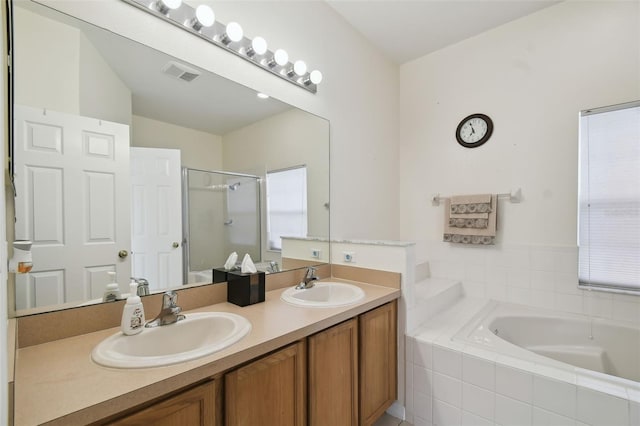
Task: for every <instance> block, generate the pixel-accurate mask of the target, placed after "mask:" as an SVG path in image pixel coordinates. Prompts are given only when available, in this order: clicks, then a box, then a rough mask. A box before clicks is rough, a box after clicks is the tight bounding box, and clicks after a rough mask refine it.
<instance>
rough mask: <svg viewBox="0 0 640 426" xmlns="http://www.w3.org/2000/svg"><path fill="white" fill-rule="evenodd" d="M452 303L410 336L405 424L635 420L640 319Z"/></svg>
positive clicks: (597, 425)
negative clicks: (639, 321)
mask: <svg viewBox="0 0 640 426" xmlns="http://www.w3.org/2000/svg"><path fill="white" fill-rule="evenodd" d="M436 302H438V301H436ZM448 302H450V303H448V306H447V307H444V308H442V309H441V310H439V313H437V314H436V315H434V316H432V317H430V318H428V319H427V320H426V321H425V322H423V323H421V324H420V325H419V326H418V327H416V328H415V329H412V330H410V331H409V332H408V333H407V337H406V341H405V345H406V350H407V354H408V355H407V369H406V378H405V395H406V411H405V413H406V418H407V421H409V422H413V424H427V425H457V426H460V425H474V426H478V425H501V426H512V425H529V426H531V425H533V426H538V425H545V426H549V425H553V426H559V425H574V426H575V425H577V424H579V425H581V426H583V425H589V426H614V425H615V426H617V425H620V426H640V380H639V379H640V326H639V325H638V324H636V323H634V324H628V323H619V322H614V321H609V320H604V319H591V318H589V317H586V316H582V315H577V314H569V313H561V312H557V311H551V310H545V309H542V308H534V307H529V306H524V305H516V304H511V303H506V302H498V301H495V300H487V299H482V298H474V297H469V296H467V295H466V294H465V292H464V291H462V292H461V293H460V294H458V296H457V297H456V298H455V300H448ZM432 304H433V303H432ZM436 304H437V303H436ZM425 306H429V305H428V304H427V305H425ZM438 306H439V305H438Z"/></svg>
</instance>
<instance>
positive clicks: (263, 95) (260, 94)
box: [256, 92, 269, 99]
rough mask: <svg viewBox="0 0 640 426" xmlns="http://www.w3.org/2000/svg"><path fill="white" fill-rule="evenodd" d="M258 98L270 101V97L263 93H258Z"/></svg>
mask: <svg viewBox="0 0 640 426" xmlns="http://www.w3.org/2000/svg"><path fill="white" fill-rule="evenodd" d="M256 96H257V97H259V98H260V99H269V95H267V94H266V93H262V92H258V94H257V95H256Z"/></svg>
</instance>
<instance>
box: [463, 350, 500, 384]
mask: <svg viewBox="0 0 640 426" xmlns="http://www.w3.org/2000/svg"><path fill="white" fill-rule="evenodd" d="M495 370H496V368H495V364H494V363H493V362H490V361H487V360H485V359H482V358H478V357H475V356H471V355H468V354H464V355H463V357H462V379H463V380H464V381H465V382H466V383H470V384H473V385H476V386H479V387H481V388H484V389H487V390H490V391H493V390H494V389H495V385H496V373H495Z"/></svg>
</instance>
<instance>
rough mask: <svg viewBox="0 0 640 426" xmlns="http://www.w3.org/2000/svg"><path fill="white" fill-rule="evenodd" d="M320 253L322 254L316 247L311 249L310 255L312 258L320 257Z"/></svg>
mask: <svg viewBox="0 0 640 426" xmlns="http://www.w3.org/2000/svg"><path fill="white" fill-rule="evenodd" d="M321 254H322V251H321V250H320V249H316V248H312V249H311V257H313V258H314V259H320V255H321Z"/></svg>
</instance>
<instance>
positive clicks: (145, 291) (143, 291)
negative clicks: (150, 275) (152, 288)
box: [131, 277, 149, 296]
mask: <svg viewBox="0 0 640 426" xmlns="http://www.w3.org/2000/svg"><path fill="white" fill-rule="evenodd" d="M131 280H132V281H134V282H136V283H137V284H138V287H137V290H136V294H137V295H138V296H148V295H149V281H147V280H145V279H144V278H134V277H131Z"/></svg>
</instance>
